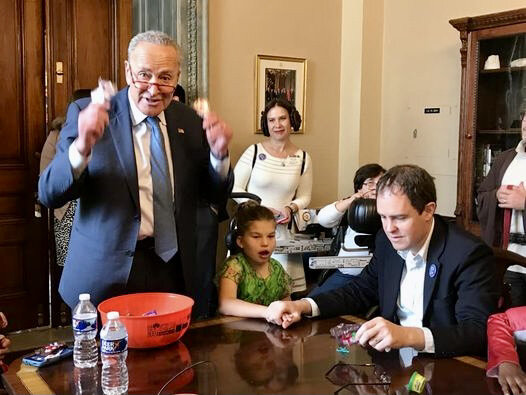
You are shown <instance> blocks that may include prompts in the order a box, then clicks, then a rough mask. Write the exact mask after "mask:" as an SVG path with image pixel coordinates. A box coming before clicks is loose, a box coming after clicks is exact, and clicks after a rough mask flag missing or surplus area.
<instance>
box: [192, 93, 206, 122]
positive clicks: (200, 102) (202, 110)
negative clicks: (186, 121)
mask: <svg viewBox="0 0 526 395" xmlns="http://www.w3.org/2000/svg"><path fill="white" fill-rule="evenodd" d="M192 107H193V109H194V110H195V112H197V113H198V114H199V116H200V117H201V118H204V117H205V116H206V115H207V114H208V113H209V112H210V105H209V104H208V100H207V99H203V98H200V97H198V98H197V99H196V100H195V101H194V104H193V105H192Z"/></svg>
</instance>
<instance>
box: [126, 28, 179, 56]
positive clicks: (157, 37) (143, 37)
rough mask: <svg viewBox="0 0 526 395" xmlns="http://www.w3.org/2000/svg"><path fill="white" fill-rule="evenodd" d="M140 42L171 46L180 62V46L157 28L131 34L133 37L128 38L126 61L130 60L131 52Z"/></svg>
mask: <svg viewBox="0 0 526 395" xmlns="http://www.w3.org/2000/svg"><path fill="white" fill-rule="evenodd" d="M141 42H147V43H150V44H157V45H168V46H170V47H173V48H174V49H175V50H176V52H177V61H178V62H179V63H181V48H180V47H179V45H177V43H176V42H175V41H174V40H173V39H172V37H170V36H169V35H168V34H166V33H164V32H160V31H157V30H148V31H146V32H142V33H137V34H136V35H135V36H133V38H132V39H131V40H130V43H129V44H128V61H129V60H130V57H131V54H132V52H133V51H134V50H135V48H136V47H137V45H139V43H141Z"/></svg>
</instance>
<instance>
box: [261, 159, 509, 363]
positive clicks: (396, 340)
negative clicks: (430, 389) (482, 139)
mask: <svg viewBox="0 0 526 395" xmlns="http://www.w3.org/2000/svg"><path fill="white" fill-rule="evenodd" d="M376 202H377V211H378V213H379V214H380V217H381V219H382V225H383V231H380V232H379V233H378V235H377V237H376V243H375V251H374V255H373V258H372V260H371V262H370V263H369V265H367V267H366V268H365V269H364V270H363V271H362V272H361V273H360V275H359V276H357V277H356V278H354V279H352V280H351V281H350V282H349V283H348V284H347V285H345V286H343V287H341V288H339V289H336V290H333V291H330V292H326V293H323V294H320V295H316V296H313V297H312V298H306V299H301V300H298V301H294V302H281V301H279V302H274V303H272V304H271V305H270V308H269V316H268V317H267V321H269V322H273V323H275V324H278V325H282V326H283V327H284V328H287V327H288V326H290V325H291V324H292V323H294V322H296V321H299V320H300V319H301V316H302V315H306V316H336V315H343V314H356V313H360V312H365V311H367V310H368V309H369V308H370V307H371V306H374V305H376V304H378V305H379V307H380V317H376V318H374V319H372V320H370V321H367V322H366V323H364V324H363V325H362V326H361V328H360V329H359V330H358V332H357V333H356V336H357V339H358V341H359V342H360V344H361V345H363V346H365V345H367V344H369V345H370V346H372V347H374V348H375V349H377V350H379V351H389V350H390V349H393V348H402V347H413V348H414V349H416V350H418V351H421V352H426V353H434V354H435V355H436V356H440V357H450V356H454V355H464V354H481V355H483V354H485V352H486V321H487V318H488V316H489V315H490V314H491V313H493V312H494V311H495V309H496V306H497V299H498V289H499V288H498V284H497V282H496V279H495V277H496V276H495V262H494V258H493V254H492V251H491V249H490V248H489V247H488V246H487V245H485V244H484V243H483V242H482V241H481V240H480V239H478V238H476V237H474V236H473V235H471V234H469V233H467V232H465V231H463V230H461V229H459V228H457V227H456V226H455V225H453V224H448V223H446V222H445V221H444V220H443V219H442V218H441V217H440V216H439V215H436V214H435V210H436V189H435V185H434V182H433V178H432V177H431V176H430V175H429V173H427V172H426V171H425V170H424V169H422V168H419V167H418V166H413V165H403V166H395V167H393V168H391V169H390V170H389V171H388V172H387V173H386V174H385V175H383V176H382V177H381V178H380V180H379V182H378V185H377V201H376Z"/></svg>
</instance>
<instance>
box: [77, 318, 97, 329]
mask: <svg viewBox="0 0 526 395" xmlns="http://www.w3.org/2000/svg"><path fill="white" fill-rule="evenodd" d="M73 330H74V331H75V332H81V333H87V332H91V331H95V330H97V317H96V316H95V317H94V318H88V319H80V320H79V319H76V318H75V317H73Z"/></svg>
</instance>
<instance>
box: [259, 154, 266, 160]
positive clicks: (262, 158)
mask: <svg viewBox="0 0 526 395" xmlns="http://www.w3.org/2000/svg"><path fill="white" fill-rule="evenodd" d="M265 159H267V155H265V154H259V160H265Z"/></svg>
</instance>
